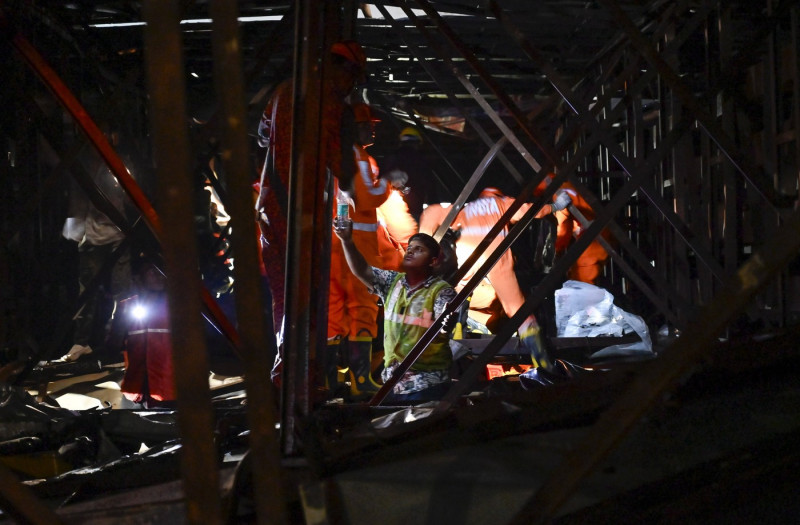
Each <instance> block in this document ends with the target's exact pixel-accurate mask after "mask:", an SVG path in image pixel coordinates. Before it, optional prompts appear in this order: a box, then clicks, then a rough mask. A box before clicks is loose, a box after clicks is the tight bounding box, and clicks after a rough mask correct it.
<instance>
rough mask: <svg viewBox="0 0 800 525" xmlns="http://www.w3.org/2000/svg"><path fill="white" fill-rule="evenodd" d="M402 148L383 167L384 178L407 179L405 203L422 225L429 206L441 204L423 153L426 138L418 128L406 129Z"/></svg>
mask: <svg viewBox="0 0 800 525" xmlns="http://www.w3.org/2000/svg"><path fill="white" fill-rule="evenodd" d="M399 140H400V144H399V146H398V148H397V150H395V152H394V153H393V154H391V155H389V156H388V157H387V158H386V160H385V161H384V163H383V164H382V165H381V171H382V172H383V173H384V175H392V176H394V177H397V176H402V174H405V177H406V178H407V182H406V189H405V191H404V192H403V199H404V200H405V201H406V204H408V210H409V212H410V213H411V216H412V217H413V218H414V220H415V221H417V222H419V218H420V215H422V210H423V208H424V205H425V204H432V203H435V202H439V197H438V192H437V191H436V182H435V178H434V174H433V170H432V169H431V162H430V159H428V157H427V155H426V154H425V152H424V151H423V149H422V144H423V140H422V134H421V133H420V132H419V130H418V129H417V128H414V127H411V126H409V127H406V128H404V129H403V130H402V131H401V132H400V136H399Z"/></svg>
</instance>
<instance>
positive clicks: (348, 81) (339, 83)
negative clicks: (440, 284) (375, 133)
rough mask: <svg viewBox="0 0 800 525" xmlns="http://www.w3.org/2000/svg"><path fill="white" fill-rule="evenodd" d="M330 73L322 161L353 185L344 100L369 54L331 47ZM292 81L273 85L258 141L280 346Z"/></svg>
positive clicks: (349, 44) (348, 46) (265, 252)
mask: <svg viewBox="0 0 800 525" xmlns="http://www.w3.org/2000/svg"><path fill="white" fill-rule="evenodd" d="M329 60H330V62H329V64H330V67H329V68H327V69H326V71H328V72H329V76H328V77H327V78H326V79H325V83H324V88H323V91H324V92H323V96H322V100H323V107H322V130H321V137H320V143H321V144H324V145H325V150H324V157H325V158H324V159H323V162H324V164H325V165H326V166H327V167H328V169H329V170H330V172H331V173H332V174H333V175H334V177H336V178H337V179H338V180H339V183H340V185H342V186H343V187H344V188H345V189H350V185H351V177H352V174H353V173H354V172H355V168H354V166H353V153H352V144H353V142H354V137H350V136H348V130H350V129H351V128H352V126H348V125H343V115H344V110H345V99H346V98H347V97H348V96H349V95H350V93H351V92H352V91H353V89H354V88H355V86H356V84H357V83H358V82H364V81H365V80H366V78H365V68H366V61H367V59H366V54H365V53H364V50H363V49H362V48H361V46H360V45H359V44H358V43H357V42H355V41H353V40H345V41H341V42H337V43H335V44H333V46H331V50H330V56H329ZM292 114H293V104H292V80H291V79H289V80H286V81H284V82H282V83H281V84H279V85H278V87H277V88H275V92H274V93H273V95H272V96H271V97H270V99H269V102H268V103H267V106H266V108H265V109H264V113H263V115H262V117H261V122H260V123H259V126H258V139H259V145H260V146H262V147H264V148H267V154H266V158H265V162H264V167H263V170H262V173H261V180H260V193H259V197H258V200H257V202H256V212H257V213H258V219H257V220H258V225H259V228H260V231H261V241H262V242H261V245H262V250H261V254H262V258H263V262H264V269H265V271H266V274H267V280H268V282H269V288H270V292H271V295H272V318H273V324H274V327H275V330H276V333H277V339H278V347H279V349H280V347H281V343H282V326H283V314H284V286H285V269H284V264H285V259H286V231H287V224H286V217H287V211H288V210H287V207H288V187H289V164H290V160H291V136H292V127H291V126H292ZM342 177H343V178H342ZM280 360H281V359H280V355H278V356H277V357H276V366H275V369H274V370H273V379H276V378H277V377H278V372H279V370H280Z"/></svg>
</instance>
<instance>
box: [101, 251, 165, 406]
mask: <svg viewBox="0 0 800 525" xmlns="http://www.w3.org/2000/svg"><path fill="white" fill-rule="evenodd" d="M135 259H136V260H135V261H134V262H135V273H136V282H137V285H138V293H137V295H134V296H133V297H130V298H128V299H125V300H124V301H121V302H120V304H119V309H120V311H119V312H118V314H117V315H115V316H114V321H113V324H112V325H111V332H110V334H109V340H108V344H109V347H110V348H112V349H113V350H116V351H119V350H120V349H121V350H122V353H123V356H124V360H125V375H124V376H123V378H122V381H121V383H120V390H121V391H122V395H123V396H124V398H125V399H126V400H127V401H128V402H129V403H132V404H133V406H143V407H145V408H154V407H164V408H174V402H175V400H176V399H177V392H176V389H175V380H174V379H173V374H174V367H173V362H172V342H171V335H170V334H171V331H170V322H169V311H168V309H167V293H166V278H165V277H164V275H163V274H162V273H161V272H160V271H159V270H158V268H157V267H156V265H155V259H154V258H152V257H151V256H147V255H141V254H140V255H139V256H137V257H136V258H135ZM125 406H127V405H125Z"/></svg>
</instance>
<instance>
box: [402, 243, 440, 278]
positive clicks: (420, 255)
mask: <svg viewBox="0 0 800 525" xmlns="http://www.w3.org/2000/svg"><path fill="white" fill-rule="evenodd" d="M435 263H436V257H434V256H433V254H432V253H431V252H430V250H429V249H428V248H427V246H425V245H424V244H422V243H420V242H419V241H416V240H413V241H411V242H410V243H408V248H407V249H406V255H405V257H403V264H402V267H403V270H405V271H408V270H409V269H422V268H432V267H433V265H434V264H435Z"/></svg>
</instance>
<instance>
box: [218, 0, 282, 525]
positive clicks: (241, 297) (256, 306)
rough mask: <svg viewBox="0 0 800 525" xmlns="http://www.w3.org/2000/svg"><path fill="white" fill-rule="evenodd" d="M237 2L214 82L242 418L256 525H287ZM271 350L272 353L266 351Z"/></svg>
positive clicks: (228, 15) (221, 38)
mask: <svg viewBox="0 0 800 525" xmlns="http://www.w3.org/2000/svg"><path fill="white" fill-rule="evenodd" d="M238 11H239V10H238V7H237V5H236V3H235V2H227V1H224V0H213V1H212V2H211V5H210V14H211V18H212V29H213V32H212V45H213V51H214V79H215V86H216V90H217V98H218V100H219V101H220V103H219V113H218V114H219V115H220V116H221V118H220V119H219V122H220V124H221V131H222V149H221V151H220V156H221V157H222V162H223V166H224V168H225V177H226V180H227V182H228V184H227V187H228V195H227V196H228V201H227V204H228V207H227V210H228V212H229V214H230V216H231V220H230V224H231V225H232V226H233V228H232V231H233V235H231V247H232V248H233V253H234V255H235V257H236V264H234V266H233V273H234V279H235V283H236V284H235V288H234V296H235V300H236V312H237V320H238V324H239V334H240V335H241V338H242V349H243V352H242V353H243V354H244V363H245V369H246V373H245V387H246V392H247V415H248V418H247V419H248V422H249V426H250V439H249V441H250V452H249V454H250V458H251V461H252V473H253V490H254V492H255V494H257V495H258V497H256V498H255V504H256V515H257V519H258V523H259V524H273V523H274V524H280V523H286V522H287V521H288V518H287V509H286V501H285V497H284V494H283V492H284V491H283V486H284V475H283V472H282V469H281V465H280V450H279V442H278V435H277V431H276V430H275V424H276V423H277V422H278V413H277V410H276V407H277V400H276V399H275V395H274V393H273V392H274V390H273V387H272V384H271V383H270V381H269V380H268V378H269V376H270V371H271V368H272V363H271V361H270V357H271V356H274V355H275V353H276V352H277V349H276V347H275V338H274V337H273V336H272V334H267V333H266V330H265V327H264V316H263V312H264V305H263V301H262V294H261V287H262V283H261V280H260V276H261V272H260V270H259V260H258V252H257V244H256V238H257V237H256V224H255V221H254V220H253V196H252V190H251V189H250V179H251V178H252V176H251V167H250V163H249V159H250V152H249V151H248V140H247V130H246V129H245V123H246V121H247V119H246V114H245V109H244V83H243V78H242V76H243V75H242V57H241V51H240V49H241V48H240V38H239V26H238V21H237V16H238ZM267 349H269V350H270V351H267Z"/></svg>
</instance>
